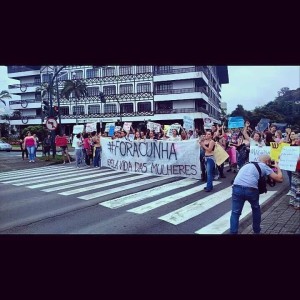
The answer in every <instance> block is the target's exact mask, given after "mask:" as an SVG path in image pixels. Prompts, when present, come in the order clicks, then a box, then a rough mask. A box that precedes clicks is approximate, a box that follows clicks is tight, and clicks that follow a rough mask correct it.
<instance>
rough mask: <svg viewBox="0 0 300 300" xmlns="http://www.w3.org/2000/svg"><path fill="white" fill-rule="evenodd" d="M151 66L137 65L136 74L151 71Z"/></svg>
mask: <svg viewBox="0 0 300 300" xmlns="http://www.w3.org/2000/svg"><path fill="white" fill-rule="evenodd" d="M151 72H152V70H151V66H137V67H136V73H137V74H143V73H151Z"/></svg>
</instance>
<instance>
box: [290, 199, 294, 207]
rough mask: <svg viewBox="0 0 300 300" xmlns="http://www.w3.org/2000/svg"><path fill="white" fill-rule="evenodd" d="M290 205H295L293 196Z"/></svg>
mask: <svg viewBox="0 0 300 300" xmlns="http://www.w3.org/2000/svg"><path fill="white" fill-rule="evenodd" d="M289 205H291V206H294V199H293V198H291V199H290V200H289Z"/></svg>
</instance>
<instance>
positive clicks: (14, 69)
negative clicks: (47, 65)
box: [7, 66, 41, 73]
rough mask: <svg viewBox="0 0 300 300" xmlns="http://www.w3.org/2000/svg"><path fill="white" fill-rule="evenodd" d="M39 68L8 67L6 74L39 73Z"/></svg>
mask: <svg viewBox="0 0 300 300" xmlns="http://www.w3.org/2000/svg"><path fill="white" fill-rule="evenodd" d="M40 69H41V66H8V67H7V73H18V72H27V71H36V70H38V71H40Z"/></svg>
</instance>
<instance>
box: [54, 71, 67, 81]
mask: <svg viewBox="0 0 300 300" xmlns="http://www.w3.org/2000/svg"><path fill="white" fill-rule="evenodd" d="M57 79H58V80H68V79H69V78H68V73H67V72H65V73H61V74H60V75H58V77H57Z"/></svg>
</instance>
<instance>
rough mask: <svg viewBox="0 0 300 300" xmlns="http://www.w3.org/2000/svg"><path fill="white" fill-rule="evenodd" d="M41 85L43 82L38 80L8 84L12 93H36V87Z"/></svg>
mask: <svg viewBox="0 0 300 300" xmlns="http://www.w3.org/2000/svg"><path fill="white" fill-rule="evenodd" d="M39 86H41V82H39V81H36V82H29V83H21V84H10V85H8V89H9V92H10V93H11V94H23V93H34V92H35V90H36V88H37V87H39Z"/></svg>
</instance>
